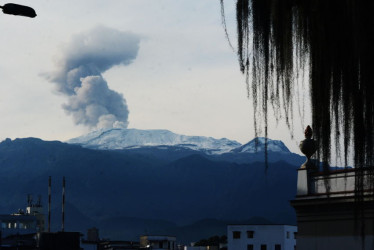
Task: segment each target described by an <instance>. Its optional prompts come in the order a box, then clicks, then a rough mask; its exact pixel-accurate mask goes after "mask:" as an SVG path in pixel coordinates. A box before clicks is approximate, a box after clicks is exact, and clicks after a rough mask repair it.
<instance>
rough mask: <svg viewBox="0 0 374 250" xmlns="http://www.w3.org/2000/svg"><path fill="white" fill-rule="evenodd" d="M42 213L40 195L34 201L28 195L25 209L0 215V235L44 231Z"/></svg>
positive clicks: (3, 236)
mask: <svg viewBox="0 0 374 250" xmlns="http://www.w3.org/2000/svg"><path fill="white" fill-rule="evenodd" d="M44 223H45V222H44V214H43V207H42V205H41V201H40V197H39V199H38V201H37V202H36V203H33V202H32V199H31V196H29V197H28V205H27V207H26V211H24V210H22V209H20V210H18V212H17V213H14V214H2V215H0V225H1V228H0V230H1V234H0V235H1V237H2V238H6V237H8V236H10V235H29V234H36V233H38V232H43V231H44Z"/></svg>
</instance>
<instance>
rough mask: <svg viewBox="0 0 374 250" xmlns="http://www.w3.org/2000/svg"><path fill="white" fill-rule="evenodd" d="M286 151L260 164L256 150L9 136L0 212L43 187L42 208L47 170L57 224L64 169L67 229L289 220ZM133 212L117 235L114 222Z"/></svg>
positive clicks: (112, 232)
mask: <svg viewBox="0 0 374 250" xmlns="http://www.w3.org/2000/svg"><path fill="white" fill-rule="evenodd" d="M230 154H232V155H235V153H234V152H231V153H230ZM287 155H288V156H290V155H291V157H292V154H290V153H288V154H283V158H281V157H279V159H281V161H275V160H273V159H274V158H275V159H278V158H276V157H275V156H276V155H273V153H271V152H270V153H269V159H270V160H269V162H270V164H269V167H268V168H267V169H265V166H264V164H263V162H261V161H260V160H258V158H256V157H253V158H251V157H248V158H247V159H248V161H247V163H240V161H239V162H238V161H237V159H235V157H231V158H230V157H229V155H226V156H225V157H221V158H220V157H219V156H211V155H204V154H203V153H202V152H201V151H195V150H191V149H187V150H186V149H182V148H173V147H158V148H157V147H146V148H144V149H140V148H138V149H129V150H93V149H87V148H83V147H81V146H78V145H70V144H66V143H61V142H58V141H42V140H40V139H35V138H25V139H16V140H13V141H12V140H9V139H7V140H5V141H3V142H1V143H0V175H1V176H2V178H3V180H2V182H0V195H1V197H3V202H2V203H1V204H0V211H1V213H10V212H14V211H16V210H17V209H18V208H24V206H25V203H26V202H25V201H26V195H27V194H29V193H31V194H34V195H38V194H41V195H42V197H43V204H44V205H45V207H46V204H47V203H46V201H47V199H46V198H47V182H48V176H52V182H53V184H52V194H53V196H52V204H53V207H55V210H54V211H55V212H54V213H55V215H54V217H53V218H55V219H54V220H53V221H52V223H53V227H54V228H56V229H58V228H59V225H60V219H58V217H59V216H58V214H59V212H58V210H59V208H60V207H61V205H60V204H61V179H62V176H66V181H67V186H66V200H67V202H68V204H69V205H68V207H67V213H66V220H67V222H66V225H67V226H66V230H80V231H82V232H85V230H86V229H87V228H88V227H92V226H96V227H102V228H103V230H102V233H103V235H102V236H104V237H112V238H113V237H119V236H120V235H122V236H121V237H126V232H127V235H128V233H129V232H132V234H136V235H139V234H144V233H146V232H145V229H144V228H141V226H139V227H136V226H135V224H136V221H139V220H143V222H144V223H145V222H147V223H151V221H153V222H152V223H153V224H152V223H151V224H150V225H151V226H149V227H146V228H148V229H147V232H148V233H152V232H158V231H160V232H169V233H173V232H178V230H179V229H177V228H179V227H180V226H183V225H187V224H192V223H194V222H196V221H199V220H203V219H206V218H213V219H216V220H223V221H244V220H247V219H248V218H251V217H256V216H257V217H263V218H264V219H266V220H269V221H273V222H275V223H286V224H293V223H295V214H294V211H293V209H292V207H291V206H290V205H289V202H288V201H289V200H291V199H293V198H294V196H295V193H296V174H297V173H296V172H297V171H296V169H297V168H298V165H297V164H299V162H297V164H296V165H291V164H290V163H289V160H288V158H287ZM273 156H274V158H272V157H273ZM277 157H278V156H277ZM262 159H263V158H262ZM298 159H299V161H300V159H302V158H301V157H300V158H298ZM300 162H301V161H300ZM121 218H122V219H121ZM131 218H133V222H132V223H128V225H123V226H124V227H125V228H126V230H125V231H124V232H125V233H123V234H121V232H119V231H118V228H117V226H116V225H118V223H120V224H125V222H126V221H127V222H129V221H131ZM134 218H136V219H134ZM134 221H135V222H134ZM114 222H117V224H116V223H114ZM127 222H126V223H127ZM139 223H140V222H139ZM144 223H143V224H144ZM110 225H113V226H112V227H111V226H110ZM139 225H142V224H139ZM173 225H175V226H173ZM167 228H169V229H168V230H169V231H167V230H166V229H167ZM165 230H166V231H165ZM173 230H174V231H173ZM191 237H192V236H191ZM196 237H197V236H196ZM204 237H206V236H204ZM201 238H203V237H201ZM198 239H199V238H197V239H192V238H191V239H188V240H190V241H193V240H198ZM186 240H187V239H186Z"/></svg>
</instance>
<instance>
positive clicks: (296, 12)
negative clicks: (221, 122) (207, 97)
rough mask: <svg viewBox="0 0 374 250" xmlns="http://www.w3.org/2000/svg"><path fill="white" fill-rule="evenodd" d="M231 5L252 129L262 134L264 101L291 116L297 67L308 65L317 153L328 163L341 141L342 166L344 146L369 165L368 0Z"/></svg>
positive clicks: (372, 92)
mask: <svg viewBox="0 0 374 250" xmlns="http://www.w3.org/2000/svg"><path fill="white" fill-rule="evenodd" d="M221 5H223V1H221ZM221 7H222V8H223V6H221ZM236 13H237V16H236V18H237V34H238V59H239V65H240V70H241V71H242V72H243V73H244V74H245V75H247V80H248V81H247V83H248V86H249V90H250V92H251V96H252V98H253V105H254V109H255V112H254V113H255V117H256V119H254V121H255V128H256V135H257V133H258V132H259V131H260V130H261V129H262V128H264V134H265V137H267V123H268V121H267V119H268V105H272V106H273V107H274V108H275V109H276V110H282V111H283V112H284V114H285V118H286V122H287V124H290V122H292V113H293V112H292V107H293V100H294V99H295V96H294V94H293V93H294V91H293V90H294V89H295V88H296V87H295V86H296V84H299V83H298V82H297V80H296V79H297V77H296V75H297V74H298V72H296V71H295V68H297V69H299V71H303V72H305V71H308V72H309V89H310V97H311V109H312V126H313V129H314V134H315V139H316V140H317V142H318V148H319V151H318V152H317V156H318V158H319V160H320V161H321V162H323V163H325V164H324V165H325V167H327V165H328V164H327V163H328V162H329V160H330V158H331V157H330V156H331V148H336V149H340V144H342V148H344V152H343V154H342V155H344V162H345V165H346V166H347V164H348V158H347V157H348V155H349V149H350V148H352V149H353V152H352V153H353V156H354V165H355V167H356V168H364V167H367V166H373V165H374V157H373V156H374V133H373V131H374V67H373V66H371V65H373V64H372V63H371V61H372V60H373V59H374V15H373V13H374V1H372V0H360V1H356V0H345V1H341V0H329V1H326V0H251V1H249V0H237V4H236ZM296 66H297V67H296ZM248 76H251V83H249V77H248ZM258 117H262V118H263V119H262V120H263V123H259V122H258ZM333 142H334V145H333Z"/></svg>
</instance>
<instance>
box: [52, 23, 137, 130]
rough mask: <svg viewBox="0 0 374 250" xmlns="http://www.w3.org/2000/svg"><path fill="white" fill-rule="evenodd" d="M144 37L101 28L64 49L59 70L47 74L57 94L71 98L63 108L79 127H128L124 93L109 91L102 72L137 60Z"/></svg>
mask: <svg viewBox="0 0 374 250" xmlns="http://www.w3.org/2000/svg"><path fill="white" fill-rule="evenodd" d="M139 42H140V38H139V37H138V36H137V35H135V34H132V33H128V32H121V31H118V30H114V29H110V28H105V27H97V28H95V29H93V30H91V31H89V32H86V33H81V34H78V35H75V36H74V37H73V38H72V40H71V41H70V43H69V44H68V45H67V46H66V47H65V48H64V49H63V51H62V54H63V57H62V58H61V60H60V61H59V63H58V65H57V70H56V71H55V72H53V73H50V74H48V75H47V78H48V80H49V81H51V82H53V83H55V84H56V87H57V92H59V93H61V94H63V95H65V96H67V98H68V100H67V102H66V103H65V104H64V105H63V108H64V110H65V111H66V113H67V114H69V115H71V116H72V117H73V119H74V122H75V123H76V124H82V125H85V126H88V127H91V128H111V127H124V128H126V127H127V125H128V114H129V111H128V107H127V104H126V100H125V98H124V97H123V96H122V94H120V93H118V92H116V91H114V90H111V89H109V87H108V84H107V82H106V81H105V79H104V78H103V76H102V73H103V72H105V71H107V70H108V69H110V68H112V67H113V66H115V65H121V64H122V65H128V64H131V63H132V61H133V60H134V59H135V58H136V56H137V54H138V50H139Z"/></svg>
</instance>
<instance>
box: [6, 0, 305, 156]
mask: <svg viewBox="0 0 374 250" xmlns="http://www.w3.org/2000/svg"><path fill="white" fill-rule="evenodd" d="M14 2H15V3H19V4H24V5H29V6H32V7H34V8H35V10H36V12H37V14H38V16H37V17H36V18H35V19H29V18H23V17H15V16H9V15H0V32H1V34H2V39H1V40H0V55H1V60H0V74H1V84H0V115H1V117H2V120H1V122H0V124H1V125H0V139H1V140H2V139H4V138H7V137H9V138H12V139H14V138H22V137H38V138H42V139H45V140H61V141H64V140H67V139H70V138H72V137H76V136H80V135H82V134H84V133H86V132H89V130H90V129H89V128H86V127H84V126H82V125H75V124H74V122H73V119H72V117H71V116H68V115H67V114H66V113H65V112H64V110H63V109H62V108H61V106H62V105H63V104H64V103H66V101H67V99H66V97H65V96H63V95H61V94H58V93H57V92H56V91H55V90H54V85H53V84H51V83H50V82H48V81H47V80H46V79H45V77H43V75H44V74H45V73H47V72H51V71H53V70H54V69H56V62H58V61H59V59H60V58H61V57H62V56H63V55H61V53H62V51H63V48H64V46H66V44H68V43H69V41H70V39H71V37H72V36H73V35H74V34H79V33H82V32H87V31H88V30H91V29H93V28H94V27H96V26H98V25H99V26H105V27H108V28H112V29H116V30H120V31H125V32H132V33H134V34H136V35H138V36H140V37H141V41H140V47H139V51H138V55H137V57H136V59H135V60H134V61H133V63H132V64H130V65H127V66H115V67H114V68H112V69H110V70H108V71H107V72H105V73H104V74H103V76H104V78H105V80H106V81H107V82H108V85H109V87H110V88H111V89H113V90H115V91H117V92H119V93H121V94H122V95H123V96H124V97H125V99H126V101H127V105H128V108H129V111H130V113H129V128H138V129H168V130H171V131H173V132H175V133H180V134H185V135H203V136H212V137H215V138H222V137H226V138H228V139H233V140H237V141H239V142H241V143H246V142H248V141H249V140H251V139H253V137H254V131H253V120H252V118H253V117H252V110H251V100H249V99H248V98H247V94H246V86H245V79H244V77H243V76H242V75H241V73H240V71H239V66H238V63H237V58H236V54H235V52H233V51H232V49H231V48H230V47H229V45H228V42H227V40H226V39H225V35H224V30H223V28H222V25H221V17H220V6H219V1H217V0H203V1H202V0H105V1H103V0H79V1H77V0H75V1H72V0H64V1H53V0H27V1H26V0H23V1H22V0H20V1H14ZM227 2H228V4H227V6H226V7H227V9H226V13H227V18H228V27H229V33H230V36H231V37H232V39H233V43H235V26H234V17H235V14H234V1H227ZM306 125H307V124H306ZM269 131H270V135H269V137H270V138H272V139H280V140H283V141H284V142H285V143H286V145H287V146H288V147H289V148H290V149H291V150H292V151H295V152H298V150H297V147H296V145H297V143H298V142H297V141H299V140H301V139H303V128H302V127H301V125H300V121H297V122H296V123H295V132H294V133H295V139H296V140H297V141H291V140H290V136H289V133H288V130H287V129H286V128H285V126H284V124H283V122H281V123H280V124H279V125H278V126H276V125H275V122H274V121H271V126H270V129H269Z"/></svg>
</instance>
